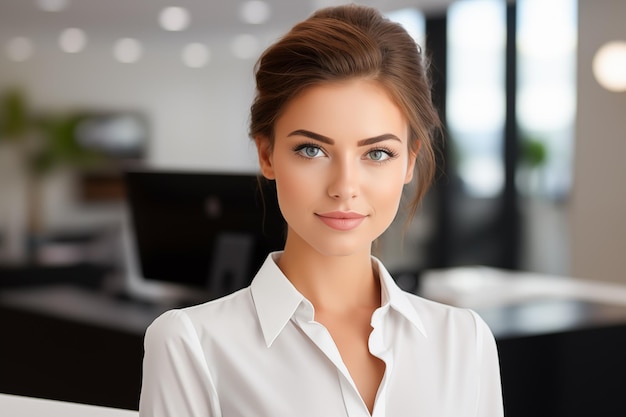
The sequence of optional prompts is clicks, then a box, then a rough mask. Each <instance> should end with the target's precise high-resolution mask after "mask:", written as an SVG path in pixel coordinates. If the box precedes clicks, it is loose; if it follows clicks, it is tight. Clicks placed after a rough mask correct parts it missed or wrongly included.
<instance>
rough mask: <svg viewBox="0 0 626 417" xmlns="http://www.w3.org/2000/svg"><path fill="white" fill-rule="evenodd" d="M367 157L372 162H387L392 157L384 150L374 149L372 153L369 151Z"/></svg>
mask: <svg viewBox="0 0 626 417" xmlns="http://www.w3.org/2000/svg"><path fill="white" fill-rule="evenodd" d="M367 156H368V158H369V159H371V160H372V161H377V162H380V161H385V160H387V159H389V158H390V157H391V155H389V153H388V152H386V151H384V150H382V149H374V150H372V151H369V152H368V153H367Z"/></svg>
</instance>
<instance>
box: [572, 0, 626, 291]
mask: <svg viewBox="0 0 626 417" xmlns="http://www.w3.org/2000/svg"><path fill="white" fill-rule="evenodd" d="M624 21H626V2H624V1H623V0H595V1H587V0H579V56H578V115H577V123H576V129H577V133H576V137H577V138H576V150H575V152H576V156H575V168H574V189H573V193H572V196H571V200H570V211H569V214H570V216H569V225H570V236H571V244H570V247H571V273H572V275H574V276H576V277H581V278H591V279H598V280H607V281H619V282H623V283H626V274H624V272H623V271H624V250H625V248H626V186H625V185H624V180H626V163H625V162H624V157H625V156H626V93H612V92H609V91H606V90H604V89H602V88H601V87H600V86H599V85H598V83H597V82H596V81H595V79H594V78H593V74H592V72H591V62H592V59H593V55H594V54H595V52H596V51H597V49H598V48H599V47H600V46H602V44H604V43H605V42H608V41H610V40H616V39H621V40H626V29H625V26H624Z"/></svg>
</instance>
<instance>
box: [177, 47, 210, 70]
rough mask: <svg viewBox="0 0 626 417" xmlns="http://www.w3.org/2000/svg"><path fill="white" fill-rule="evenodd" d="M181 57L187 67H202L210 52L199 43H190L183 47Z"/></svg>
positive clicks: (207, 60)
mask: <svg viewBox="0 0 626 417" xmlns="http://www.w3.org/2000/svg"><path fill="white" fill-rule="evenodd" d="M182 58H183V63H184V64H185V65H186V66H188V67H189V68H202V67H204V66H205V65H206V64H207V62H209V59H211V52H210V51H209V48H207V47H206V46H205V45H203V44H201V43H190V44H189V45H187V46H185V47H184V48H183V54H182Z"/></svg>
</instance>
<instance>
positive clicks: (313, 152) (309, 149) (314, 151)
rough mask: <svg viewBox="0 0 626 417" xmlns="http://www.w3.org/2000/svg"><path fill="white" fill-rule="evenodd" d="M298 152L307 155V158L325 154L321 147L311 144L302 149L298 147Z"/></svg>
mask: <svg viewBox="0 0 626 417" xmlns="http://www.w3.org/2000/svg"><path fill="white" fill-rule="evenodd" d="M298 153H299V154H300V155H302V156H306V157H307V158H317V157H319V156H322V155H323V153H322V150H321V149H320V148H318V147H317V146H310V145H307V146H303V147H301V148H300V149H298Z"/></svg>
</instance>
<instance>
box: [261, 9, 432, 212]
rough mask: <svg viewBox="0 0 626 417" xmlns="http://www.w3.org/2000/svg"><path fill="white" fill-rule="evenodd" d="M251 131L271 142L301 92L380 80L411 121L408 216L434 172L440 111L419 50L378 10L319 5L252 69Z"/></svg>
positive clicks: (413, 209)
mask: <svg viewBox="0 0 626 417" xmlns="http://www.w3.org/2000/svg"><path fill="white" fill-rule="evenodd" d="M255 72H256V86H257V91H256V97H255V99H254V102H253V104H252V107H251V118H250V136H251V137H252V138H258V137H265V138H267V139H268V140H269V141H270V146H273V142H274V125H275V123H276V120H277V119H278V118H279V117H280V116H281V114H282V112H283V111H284V110H285V107H286V105H287V104H288V103H289V102H290V101H291V100H292V99H293V98H294V97H296V96H297V95H298V94H300V93H302V92H303V91H304V90H305V89H307V88H310V87H312V86H316V85H319V84H323V83H328V82H336V81H343V80H349V79H355V78H367V79H372V80H375V81H377V82H379V83H380V85H381V86H383V88H385V89H386V90H387V92H388V93H389V94H390V96H391V98H392V100H393V101H394V102H395V103H396V105H397V106H398V107H399V108H400V109H401V110H402V112H403V113H404V115H405V117H406V118H407V120H408V123H409V148H410V149H411V150H412V151H413V152H417V162H416V174H417V175H416V176H417V181H416V183H417V189H416V194H415V197H414V199H413V202H412V203H411V205H410V216H409V218H411V217H412V216H413V215H414V213H415V211H416V209H417V206H418V205H419V202H420V201H421V199H422V197H423V195H424V194H425V192H426V190H427V189H428V187H429V185H430V183H431V182H432V179H433V177H434V172H435V146H434V143H433V142H434V140H435V137H436V132H437V131H438V129H439V127H440V122H439V116H438V114H437V111H436V110H435V108H434V106H433V104H432V99H431V84H430V80H429V77H428V74H427V69H426V62H425V59H424V58H423V57H422V53H421V49H420V47H419V46H418V45H417V44H416V43H415V41H414V40H413V38H411V36H410V35H409V34H408V33H407V32H406V31H405V30H404V29H403V28H402V27H401V26H400V25H399V24H397V23H394V22H391V21H390V20H388V19H387V18H385V17H384V16H383V15H381V13H380V12H379V11H377V10H376V9H373V8H370V7H365V6H358V5H354V4H351V5H344V6H338V7H329V8H325V9H321V10H318V11H317V12H315V13H314V14H313V15H312V16H311V17H309V18H308V19H306V20H304V21H303V22H301V23H299V24H297V25H296V26H294V27H293V28H292V29H291V30H290V31H289V32H288V33H287V34H286V35H285V36H283V37H282V38H281V39H279V40H278V41H277V42H276V43H275V44H273V45H272V46H270V47H269V48H268V49H267V50H265V52H264V53H263V54H262V55H261V57H260V58H259V60H258V62H257V64H256V67H255Z"/></svg>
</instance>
